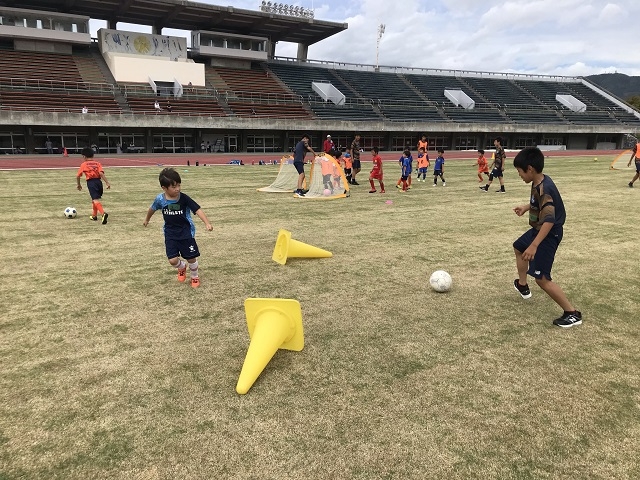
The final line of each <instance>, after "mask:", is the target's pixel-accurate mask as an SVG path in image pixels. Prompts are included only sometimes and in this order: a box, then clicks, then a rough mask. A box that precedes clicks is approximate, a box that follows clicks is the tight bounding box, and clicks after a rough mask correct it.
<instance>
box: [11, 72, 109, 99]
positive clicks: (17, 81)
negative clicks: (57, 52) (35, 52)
mask: <svg viewBox="0 0 640 480" xmlns="http://www.w3.org/2000/svg"><path fill="white" fill-rule="evenodd" d="M0 87H1V88H15V89H22V90H41V91H59V90H64V91H65V92H78V93H96V92H98V93H102V94H109V95H113V94H114V91H115V87H114V86H113V85H111V84H110V83H90V82H69V81H65V80H49V79H41V78H13V77H1V76H0Z"/></svg>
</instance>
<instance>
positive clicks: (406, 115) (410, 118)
mask: <svg viewBox="0 0 640 480" xmlns="http://www.w3.org/2000/svg"><path fill="white" fill-rule="evenodd" d="M378 108H379V109H380V111H381V112H382V115H384V117H385V118H387V119H388V120H391V121H393V122H446V121H447V120H446V118H445V117H443V116H442V115H440V113H439V112H438V109H437V108H436V107H435V106H434V105H431V104H426V103H425V104H422V105H420V104H413V105H402V104H392V103H384V102H380V103H379V104H378Z"/></svg>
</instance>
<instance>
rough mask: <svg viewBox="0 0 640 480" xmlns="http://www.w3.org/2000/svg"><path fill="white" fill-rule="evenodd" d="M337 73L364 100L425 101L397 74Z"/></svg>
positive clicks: (352, 71)
mask: <svg viewBox="0 0 640 480" xmlns="http://www.w3.org/2000/svg"><path fill="white" fill-rule="evenodd" d="M335 72H336V74H337V75H338V76H339V77H340V78H341V79H343V80H344V81H345V83H348V84H349V85H351V87H353V89H354V90H355V91H356V92H358V94H359V95H360V96H361V97H363V98H369V99H372V100H375V101H379V100H398V101H407V100H414V101H416V102H418V101H423V99H422V98H421V97H420V95H419V94H418V93H416V92H415V91H414V90H413V89H412V88H411V87H410V86H409V85H407V84H406V83H405V82H404V81H403V80H402V78H401V77H400V76H398V75H396V74H395V73H379V72H366V71H364V72H363V71H358V70H336V71H335ZM343 93H344V92H343Z"/></svg>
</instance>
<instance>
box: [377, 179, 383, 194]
mask: <svg viewBox="0 0 640 480" xmlns="http://www.w3.org/2000/svg"><path fill="white" fill-rule="evenodd" d="M378 182H379V183H380V193H384V183H383V182H382V179H380V180H378Z"/></svg>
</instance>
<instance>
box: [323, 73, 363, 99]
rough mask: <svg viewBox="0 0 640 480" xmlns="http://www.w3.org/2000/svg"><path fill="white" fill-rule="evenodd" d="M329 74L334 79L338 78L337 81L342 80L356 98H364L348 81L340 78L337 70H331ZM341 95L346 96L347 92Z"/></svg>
mask: <svg viewBox="0 0 640 480" xmlns="http://www.w3.org/2000/svg"><path fill="white" fill-rule="evenodd" d="M329 74H330V75H331V76H332V77H334V78H336V79H337V80H340V81H341V82H342V83H343V84H344V85H345V86H346V87H347V88H348V89H349V91H350V92H351V94H352V95H353V96H354V97H356V98H364V97H363V96H362V95H360V92H358V90H356V89H355V88H354V87H353V86H352V85H351V84H350V83H349V82H348V81H346V80H345V79H344V78H342V77H341V76H340V74H339V73H338V72H337V70H329ZM341 93H342V94H343V95H345V96H346V92H341Z"/></svg>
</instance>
